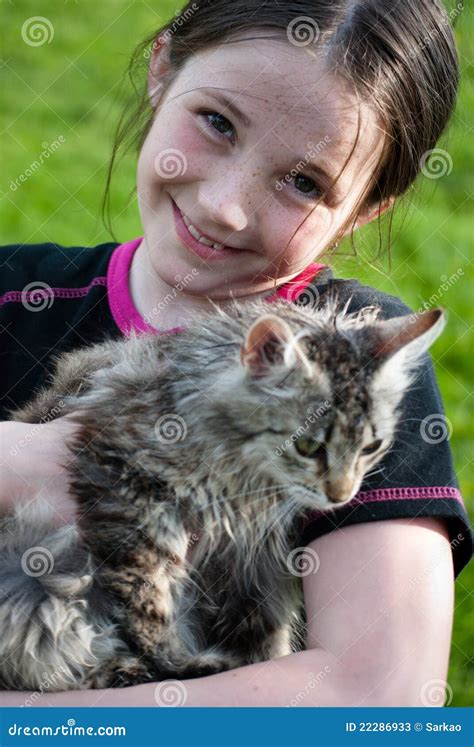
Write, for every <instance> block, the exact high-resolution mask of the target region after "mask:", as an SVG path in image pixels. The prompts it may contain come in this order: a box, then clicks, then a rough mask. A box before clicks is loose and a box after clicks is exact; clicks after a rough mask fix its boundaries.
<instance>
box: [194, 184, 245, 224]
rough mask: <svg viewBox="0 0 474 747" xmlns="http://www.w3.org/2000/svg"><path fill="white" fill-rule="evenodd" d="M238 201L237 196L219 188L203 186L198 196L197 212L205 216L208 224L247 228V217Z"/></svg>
mask: <svg viewBox="0 0 474 747" xmlns="http://www.w3.org/2000/svg"><path fill="white" fill-rule="evenodd" d="M240 202H241V201H240V200H239V198H238V196H235V194H232V193H229V192H227V191H225V192H224V190H222V189H221V188H217V189H216V190H213V189H210V190H209V189H208V190H206V189H205V188H204V189H203V190H202V191H201V194H200V196H199V203H200V205H201V210H200V211H199V213H200V215H205V216H207V218H208V221H209V224H212V225H215V226H222V229H223V230H227V231H243V230H244V229H245V228H247V225H248V217H247V215H246V213H245V211H244V208H243V206H242V205H241V204H240Z"/></svg>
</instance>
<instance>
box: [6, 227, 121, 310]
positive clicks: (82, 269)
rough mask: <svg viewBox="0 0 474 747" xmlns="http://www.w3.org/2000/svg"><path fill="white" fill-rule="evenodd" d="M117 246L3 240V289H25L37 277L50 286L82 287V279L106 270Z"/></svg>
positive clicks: (84, 281) (7, 291)
mask: <svg viewBox="0 0 474 747" xmlns="http://www.w3.org/2000/svg"><path fill="white" fill-rule="evenodd" d="M116 246H117V244H116V243H113V242H108V243H104V244H98V245H97V246H78V245H74V246H63V245H61V244H56V243H53V242H50V241H48V242H44V243H35V244H28V243H18V244H4V245H2V246H0V293H1V294H2V295H3V294H5V293H10V292H14V291H19V290H23V288H24V287H25V286H26V285H27V284H28V283H33V282H35V281H36V282H37V283H43V284H46V285H48V286H49V287H51V288H68V287H74V288H76V287H81V283H82V284H84V283H86V282H90V280H91V279H93V278H94V277H100V276H101V275H103V274H104V273H106V271H107V265H108V262H109V260H110V256H111V254H112V252H113V250H114V249H115V247H116ZM8 300H9V297H7V299H3V301H4V302H5V301H8Z"/></svg>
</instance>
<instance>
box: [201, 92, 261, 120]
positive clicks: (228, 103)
mask: <svg viewBox="0 0 474 747" xmlns="http://www.w3.org/2000/svg"><path fill="white" fill-rule="evenodd" d="M203 93H205V94H206V96H210V97H211V98H213V99H216V101H219V102H220V103H221V104H223V106H225V107H226V108H227V109H228V110H229V111H230V112H232V114H233V115H234V117H236V118H237V119H239V120H240V121H241V122H242V123H243V124H244V125H245V126H246V127H252V125H253V122H252V120H251V119H249V118H248V117H247V115H246V114H244V113H243V112H242V111H240V109H239V107H238V106H237V105H236V104H234V102H233V101H232V100H231V99H228V98H227V96H225V94H223V93H219V92H218V91H214V90H210V89H205V90H203Z"/></svg>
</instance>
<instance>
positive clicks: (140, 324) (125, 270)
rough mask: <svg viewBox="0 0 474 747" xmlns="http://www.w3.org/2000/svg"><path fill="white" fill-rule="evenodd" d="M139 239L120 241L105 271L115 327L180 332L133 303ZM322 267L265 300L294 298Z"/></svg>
mask: <svg viewBox="0 0 474 747" xmlns="http://www.w3.org/2000/svg"><path fill="white" fill-rule="evenodd" d="M142 240H143V236H140V237H139V238H138V239H133V240H132V241H127V242H126V243H124V244H120V245H119V246H117V247H116V248H115V249H114V252H113V254H112V256H111V258H110V261H109V267H108V270H107V296H108V300H109V306H110V310H111V312H112V316H113V318H114V320H115V323H116V325H117V327H118V328H119V329H120V331H121V332H122V333H123V334H124V335H129V334H130V331H131V329H134V330H135V331H136V332H151V333H154V334H157V335H159V334H165V333H166V334H172V333H175V332H180V331H181V330H183V329H184V327H173V328H172V329H168V330H163V331H160V330H158V329H156V327H152V326H151V325H150V324H148V322H147V321H146V320H145V319H144V318H143V317H142V316H141V314H140V313H139V312H138V309H137V308H136V306H135V304H134V302H133V299H132V296H131V293H130V285H129V276H130V266H131V263H132V259H133V255H134V253H135V251H136V250H137V249H138V247H139V246H140V244H141V242H142ZM324 267H325V265H320V264H316V263H315V262H312V263H311V264H309V265H308V266H307V267H306V268H305V269H304V270H303V271H302V272H300V274H299V275H297V276H296V277H295V278H293V280H290V281H289V282H288V283H285V284H284V285H282V286H280V288H278V289H277V291H276V292H275V293H273V294H272V295H271V296H267V298H266V299H265V300H266V301H269V302H272V301H275V300H277V298H282V299H284V300H287V301H295V300H296V299H297V298H298V296H299V295H300V293H301V292H302V291H303V290H304V289H305V288H306V287H307V286H308V284H309V283H310V282H311V280H312V279H313V278H314V277H315V275H316V274H317V273H318V272H319V271H320V270H321V269H323V268H324ZM309 293H311V291H309ZM314 295H315V294H314Z"/></svg>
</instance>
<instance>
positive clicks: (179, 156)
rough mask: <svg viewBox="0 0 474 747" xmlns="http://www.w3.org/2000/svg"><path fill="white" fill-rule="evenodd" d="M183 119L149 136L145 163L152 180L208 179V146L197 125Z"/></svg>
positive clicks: (209, 158)
mask: <svg viewBox="0 0 474 747" xmlns="http://www.w3.org/2000/svg"><path fill="white" fill-rule="evenodd" d="M190 116H191V115H183V114H181V117H179V118H178V120H177V121H176V119H174V120H173V119H172V120H170V121H169V122H163V123H162V126H160V127H159V128H157V130H156V131H155V132H152V133H150V134H151V139H150V142H149V146H150V147H149V154H148V159H147V160H148V161H149V163H151V166H152V169H151V175H153V173H154V178H155V179H159V180H160V181H161V180H165V181H167V182H171V181H187V180H188V179H197V178H203V177H204V176H205V175H206V174H207V175H209V166H210V163H211V162H212V161H213V159H214V158H215V154H213V153H212V152H211V145H210V144H209V142H208V141H207V140H206V137H205V136H204V135H203V134H202V133H200V132H199V128H198V126H197V124H195V123H193V122H192V121H191V119H190Z"/></svg>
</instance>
